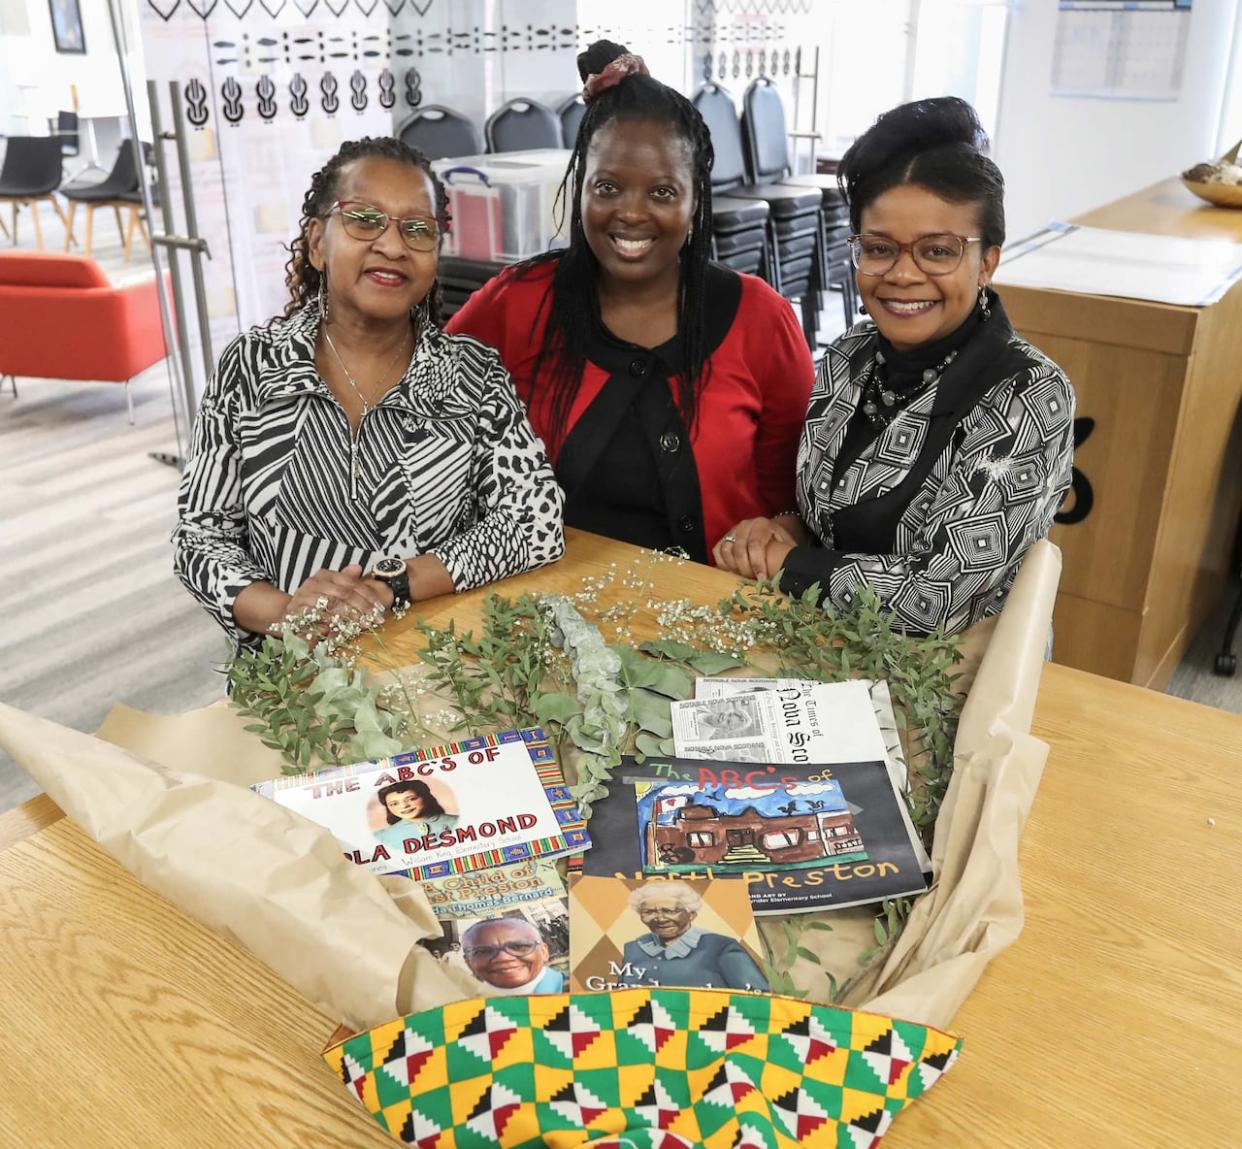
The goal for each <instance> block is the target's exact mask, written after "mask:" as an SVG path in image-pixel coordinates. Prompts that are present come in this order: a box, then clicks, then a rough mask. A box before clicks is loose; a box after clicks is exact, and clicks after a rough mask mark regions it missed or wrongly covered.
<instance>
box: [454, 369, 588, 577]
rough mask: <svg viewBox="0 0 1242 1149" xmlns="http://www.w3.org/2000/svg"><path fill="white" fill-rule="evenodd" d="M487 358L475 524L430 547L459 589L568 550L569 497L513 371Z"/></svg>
mask: <svg viewBox="0 0 1242 1149" xmlns="http://www.w3.org/2000/svg"><path fill="white" fill-rule="evenodd" d="M489 357H490V358H491V363H490V365H489V368H488V371H487V375H486V377H485V378H484V380H483V384H482V389H481V391H482V393H481V396H480V410H479V430H478V437H477V439H476V440H475V446H474V455H473V458H472V460H471V476H470V478H471V484H470V485H471V487H472V488H473V490H474V498H475V512H476V515H475V525H474V526H472V527H471V528H469V529H468V530H466V531H464V532H463V533H462V534H460V535H457V536H456V537H455V538H452V539H450V540H449V541H448V542H446V543H444V544H443V545H442V546H438V547H436V548H435V549H434V550H433V552H432V553H433V554H435V555H436V556H437V557H438V558H439V559H440V561H441V562H442V563H443V564H444V566H445V569H447V571H448V573H449V575H450V576H451V577H452V579H453V586H454V587H455V588H456V589H457V590H458V591H464V590H470V589H471V588H472V587H477V586H482V585H483V584H484V583H488V582H492V581H494V580H496V579H502V578H508V577H509V576H510V575H515V574H520V573H521V572H522V571H525V570H530V569H531V568H533V567H538V566H543V565H544V564H546V563H550V562H555V561H556V560H557V559H559V558H560V557H561V555H562V554H563V553H564V551H565V532H564V528H563V524H562V514H563V511H564V501H565V496H564V494H563V492H562V491H561V488H560V487H559V486H558V485H557V482H556V479H555V477H554V476H553V474H552V468H551V466H549V464H548V460H547V456H546V455H545V453H544V449H543V443H542V442H541V441H540V440H539V437H538V436H537V435H536V434H535V432H534V430H533V429H532V428H531V425H530V421H529V420H528V419H527V417H526V412H525V410H524V408H523V407H522V404H521V401H520V400H519V399H518V397H517V392H516V391H515V390H514V389H513V381H512V380H511V379H510V378H509V372H508V371H506V370H505V367H504V365H503V364H502V363H501V362H500V359H499V358H498V357H497V356H495V354H494V353H491V354H490V356H489Z"/></svg>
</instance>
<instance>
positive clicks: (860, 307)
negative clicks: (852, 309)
mask: <svg viewBox="0 0 1242 1149" xmlns="http://www.w3.org/2000/svg"><path fill="white" fill-rule="evenodd" d="M858 314H859V315H866V314H867V305H866V304H865V303H860V304H859V305H858Z"/></svg>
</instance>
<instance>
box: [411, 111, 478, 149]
mask: <svg viewBox="0 0 1242 1149" xmlns="http://www.w3.org/2000/svg"><path fill="white" fill-rule="evenodd" d="M397 136H398V137H399V138H400V139H401V140H402V141H403V142H404V143H407V144H409V145H410V147H412V148H418V150H419V151H420V152H422V153H423V155H425V156H426V157H427V158H428V159H429V160H442V159H448V158H451V157H453V156H477V155H479V154H480V153H481V152H482V151H483V139H482V137H481V136H480V135H479V129H478V127H477V126H476V125H475V123H474V121H473V120H471V119H469V118H468V117H466V116H463V115H462V114H461V113H460V112H455V111H453V109H452V108H445V107H443V106H441V105H440V104H428V105H426V106H425V107H422V108H417V109H415V112H414V114H413V115H412V116H411V117H410V118H409V119H408V120H406V122H405V123H404V124H402V125H401V128H400V129H399V130H398V132H397Z"/></svg>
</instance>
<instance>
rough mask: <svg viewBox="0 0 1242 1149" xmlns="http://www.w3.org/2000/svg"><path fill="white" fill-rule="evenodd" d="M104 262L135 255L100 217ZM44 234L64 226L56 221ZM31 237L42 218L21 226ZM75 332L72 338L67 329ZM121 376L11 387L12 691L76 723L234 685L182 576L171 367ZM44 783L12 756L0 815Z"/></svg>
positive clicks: (5, 534) (218, 640)
mask: <svg viewBox="0 0 1242 1149" xmlns="http://www.w3.org/2000/svg"><path fill="white" fill-rule="evenodd" d="M98 223H99V226H98V227H97V228H96V237H97V240H98V242H97V245H96V248H95V251H94V253H93V254H94V255H95V257H96V259H97V260H98V261H99V263H100V264H101V266H103V267H104V268H105V270H106V271H107V272H108V273H109V275H110V276H111V277H112V278H113V279H114V281H123V280H128V279H132V278H135V277H137V276H141V275H143V274H146V275H148V276H149V275H150V274H151V271H150V265H149V264H147V265H146V268H145V271H144V269H143V266H142V261H143V257H144V253H143V252H142V249H141V247H140V246H139V247H138V248H137V249H136V251H135V260H134V264H133V265H125V264H123V263H122V262H121V249H120V244H119V242H118V241H117V240H116V239H115V237H114V236H113V235H112V234H111V229H109V228H108V227H107V226H106V225H107V221H106V220H105V219H104V218H103V213H101V216H100V220H99V221H98ZM44 225H45V226H44V234H45V239H46V240H48V242H49V244H51V243H54V242H55V241H56V239H57V238H58V237H59V236H60V235H61V234H62V233H61V232H60V229H59V224H58V222H56V221H54V220H53V221H51V222H49V221H48V219H47V218H45V219H44ZM23 230H24V231H25V232H26V233H29V232H30V230H31V229H30V224H29V221H28V220H27V221H25V226H24V229H23ZM67 337H71V335H70V336H67ZM131 386H132V389H133V398H134V425H133V426H130V424H129V421H128V415H127V411H126V404H125V392H124V389H123V388H122V387H121V386H120V385H118V384H113V383H79V382H69V381H63V380H51V379H19V380H18V382H17V389H18V397H17V398H16V399H14V398H13V396H12V394H11V392H10V390H9V385H8V383H7V382H6V383H5V386H4V389H3V393H2V394H0V701H2V702H4V703H6V704H8V705H10V706H16V707H19V708H21V709H23V710H27V711H30V712H31V713H34V714H39V715H42V716H44V717H46V718H51V719H53V720H55V721H56V722H60V723H63V724H64V725H66V726H71V727H74V728H75V729H78V730H94V729H95V728H96V727H98V725H99V724H100V722H102V721H103V718H104V716H105V715H106V714H107V713H108V711H109V710H110V709H111V707H112V705H113V703H114V702H118V701H119V702H126V703H129V704H130V705H132V706H136V707H139V708H140V709H143V710H150V711H153V712H157V713H175V712H177V711H181V710H187V709H191V708H193V707H198V706H205V705H207V704H208V703H209V702H212V701H214V700H215V699H217V698H220V697H221V696H222V695H223V693H224V688H223V678H222V677H221V675H220V674H219V672H218V671H216V670H215V669H214V667H215V666H217V665H218V664H219V663H220V662H221V661H222V660H223V659H224V658H225V657H226V656H227V654H228V644H227V642H226V641H225V639H224V634H223V632H222V631H221V630H220V628H219V627H218V626H216V624H215V623H213V622H212V621H211V620H210V619H209V618H208V617H207V615H206V614H205V613H204V612H203V611H202V610H201V609H200V608H199V606H198V605H197V604H196V603H195V602H194V600H193V599H191V598H190V596H189V595H188V594H187V593H186V591H185V590H184V589H183V587H182V586H181V584H180V583H179V582H178V581H177V579H176V578H175V577H174V575H173V573H172V547H171V544H170V543H169V541H168V535H169V532H170V531H171V530H172V527H173V523H174V522H175V520H176V493H177V481H178V477H179V476H178V472H177V471H176V469H175V468H173V467H170V466H168V465H166V464H163V463H160V462H157V461H156V460H154V459H152V458H150V457H149V455H148V452H151V451H160V452H167V453H169V454H173V453H175V452H176V449H177V440H176V431H175V429H174V424H173V416H172V399H171V396H170V393H169V384H168V373H167V369H166V367H165V365H164V364H162V363H161V364H157V365H156V366H154V367H152V368H150V369H149V370H147V371H145V372H144V373H143V374H142V375H140V376H139V377H138V378H137V379H136V380H134V382H133V383H132V384H131ZM35 793H37V787H36V786H35V784H34V783H33V782H32V781H31V779H30V778H29V777H28V776H27V775H26V774H25V773H24V772H23V771H21V770H20V769H19V768H18V767H17V765H16V764H15V763H14V762H13V761H12V760H11V759H9V758H8V757H7V756H6V755H4V753H3V752H2V751H0V810H6V809H9V808H10V807H12V806H15V805H17V804H19V803H21V802H23V801H25V800H26V799H27V798H29V797H31V796H32V795H33V794H35Z"/></svg>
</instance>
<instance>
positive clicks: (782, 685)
mask: <svg viewBox="0 0 1242 1149" xmlns="http://www.w3.org/2000/svg"><path fill="white" fill-rule="evenodd" d="M854 681H855V682H858V683H861V684H862V685H864V686H865V687H866V688H867V691H868V693H869V694H870V696H871V708H872V710H873V711H874V713H875V718H876V721H877V722H878V723H879V726H880V737H881V738H882V739H883V740H884V749H885V761H886V762H887V764H888V771H889V773H890V774H891V775H892V776H893V785H895V786H896V787H897V789H898V791H899V792H900V793H902V794H904V793H906V792H907V791H908V790H909V789H910V776H909V771H908V770H907V768H906V755H905V751H904V750H903V749H902V748H901V735H900V734H899V733H898V732H897V719H896V717H895V716H894V714H893V698H892V695H891V694H889V692H888V683H887V682H886V681H885V680H884V679H883V678H876V679H868V678H859V679H856V680H854ZM821 685H823V684H822V683H817V682H815V681H813V680H811V679H807V678H696V679H695V682H694V697H695V698H696V699H711V698H732V697H734V696H735V695H738V694H753V693H755V692H756V691H760V690H788V689H791V688H796V689H799V690H808V689H810V688H811V687H814V686H821ZM847 685H848V684H847ZM719 749H720V750H721V751H723V750H726V749H733V748H731V747H725V746H721V747H720V748H719ZM744 749H745V750H747V751H752V754H751V756H749V757H747V756H746V755H745V754H744V753H733V754H729V755H728V757H729V758H731V759H732V760H733V761H735V762H759V761H766V759H765V758H763V757H762V756H760V755H755V754H754V753H753V747H752V746H750V745H747V746H746V747H744ZM714 757H719V758H721V759H723V758H724V757H725V755H724V754H723V753H720V754H717V755H714Z"/></svg>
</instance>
